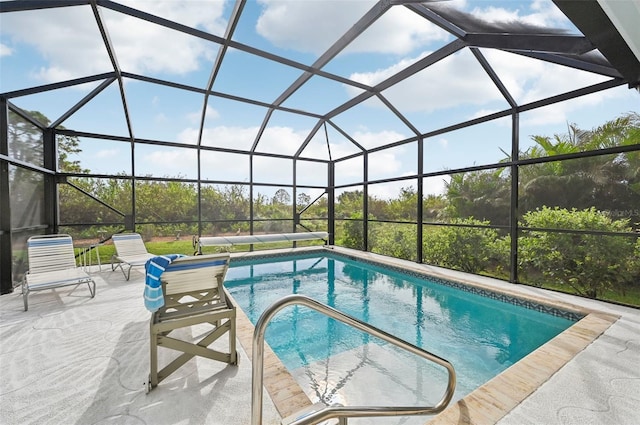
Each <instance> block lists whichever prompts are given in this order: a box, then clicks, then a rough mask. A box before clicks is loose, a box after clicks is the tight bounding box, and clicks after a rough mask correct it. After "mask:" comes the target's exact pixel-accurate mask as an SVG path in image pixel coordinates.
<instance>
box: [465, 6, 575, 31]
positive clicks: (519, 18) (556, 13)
mask: <svg viewBox="0 0 640 425" xmlns="http://www.w3.org/2000/svg"><path fill="white" fill-rule="evenodd" d="M505 3H506V2H502V3H501V4H502V5H504V4H505ZM480 4H481V3H480ZM523 5H526V3H524V4H523V3H517V2H513V6H515V8H514V9H505V8H504V7H496V6H487V7H482V6H480V7H478V6H476V7H474V8H473V9H472V10H470V12H471V13H472V14H473V15H474V16H475V17H477V18H479V19H482V20H483V21H486V22H493V23H501V22H505V23H506V22H521V23H524V24H529V25H535V26H545V27H548V26H551V27H562V26H566V24H567V23H568V22H569V21H568V19H567V17H566V16H565V15H564V14H563V13H562V12H561V11H560V9H558V8H557V7H556V6H555V5H554V4H553V3H552V2H550V1H547V0H534V1H532V2H531V3H530V6H529V7H530V9H531V12H527V11H524V10H522V6H523Z"/></svg>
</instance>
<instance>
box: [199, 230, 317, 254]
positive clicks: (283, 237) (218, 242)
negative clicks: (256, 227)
mask: <svg viewBox="0 0 640 425" xmlns="http://www.w3.org/2000/svg"><path fill="white" fill-rule="evenodd" d="M328 238H329V233H327V232H300V233H268V234H264V235H239V236H201V237H200V238H198V239H197V241H196V244H197V249H198V252H200V250H201V248H202V247H203V246H226V247H230V246H233V245H247V244H258V243H274V242H298V241H312V240H324V241H325V242H326V241H327V239H328Z"/></svg>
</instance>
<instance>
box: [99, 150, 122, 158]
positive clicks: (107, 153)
mask: <svg viewBox="0 0 640 425" xmlns="http://www.w3.org/2000/svg"><path fill="white" fill-rule="evenodd" d="M121 154H122V152H121V151H120V149H103V150H100V151H98V152H96V154H95V157H96V158H97V159H111V158H117V157H118V156H120V155H121Z"/></svg>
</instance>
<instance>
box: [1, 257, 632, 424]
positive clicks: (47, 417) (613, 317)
mask: <svg viewBox="0 0 640 425" xmlns="http://www.w3.org/2000/svg"><path fill="white" fill-rule="evenodd" d="M336 250H337V251H340V250H341V249H336ZM345 251H347V250H345ZM348 252H350V253H353V251H350V250H349V251H348ZM240 255H242V256H247V255H248V254H240ZM362 255H364V256H365V257H366V258H369V259H375V260H377V259H384V260H385V261H391V262H392V263H393V264H399V265H404V266H408V267H410V268H412V269H414V270H419V271H422V272H425V271H426V272H428V273H433V274H436V275H440V277H447V278H452V279H456V280H459V281H460V280H461V281H467V282H469V283H473V284H479V285H483V286H487V287H490V288H492V289H497V290H501V291H507V292H509V293H511V294H515V295H518V296H525V297H531V298H535V299H540V300H545V302H553V303H560V304H562V305H563V306H567V305H573V306H576V308H579V309H583V310H585V311H586V310H592V311H598V312H600V313H596V314H590V315H588V316H587V317H586V318H585V319H583V320H582V321H580V322H579V323H578V324H577V325H574V326H573V327H571V328H570V329H568V330H567V331H565V332H563V333H562V334H560V335H559V336H558V337H556V338H554V339H553V340H552V341H550V342H549V343H547V344H545V345H544V346H543V347H541V348H540V349H538V350H536V351H535V352H533V353H531V354H530V355H529V356H527V357H526V358H525V359H523V360H522V361H520V362H518V363H516V364H515V365H513V366H512V367H511V368H509V369H507V370H506V371H505V372H503V373H502V374H501V375H499V376H497V377H496V378H494V379H493V380H491V381H489V382H488V383H487V384H485V385H483V386H482V387H480V388H478V389H477V390H476V391H474V392H473V393H471V394H469V395H468V396H467V397H465V398H464V399H462V400H460V401H459V402H457V403H455V404H453V405H451V406H450V407H449V408H448V409H447V410H446V411H445V412H443V413H442V414H440V415H439V416H437V417H435V418H429V417H423V418H412V420H413V419H419V422H429V421H430V423H434V424H460V423H475V424H492V423H498V424H501V425H516V424H518V425H520V424H542V423H544V424H558V425H560V424H563V425H564V424H567V423H576V424H578V423H592V424H612V423H615V424H629V425H631V424H638V423H640V415H639V414H638V413H637V412H638V410H637V405H638V403H639V402H640V368H638V367H637V364H638V363H640V311H638V310H636V309H631V308H625V307H620V306H616V305H613V304H608V303H603V302H598V301H593V300H587V299H582V298H578V297H572V296H568V295H564V294H559V293H554V292H549V291H545V290H541V289H539V288H532V287H527V286H523V285H511V284H508V283H505V282H501V281H497V280H494V279H489V278H484V277H478V276H471V275H467V274H464V273H458V272H451V271H446V270H443V269H440V268H436V267H431V266H425V265H419V264H415V263H408V262H404V261H400V260H389V259H388V258H385V257H380V256H376V255H375V254H370V253H362ZM92 275H93V276H95V277H96V282H97V294H96V297H95V298H93V299H91V298H89V294H88V290H87V289H86V287H79V288H74V287H69V288H60V289H56V290H52V291H41V292H37V293H33V294H32V295H30V298H29V300H30V307H29V311H28V312H24V311H23V306H22V297H21V295H20V294H19V288H18V289H17V291H16V292H15V293H13V294H7V295H3V296H1V297H0V341H1V344H0V367H1V368H2V374H1V375H0V398H1V399H2V403H0V423H2V424H28V423H33V424H36V423H37V424H61V423H65V424H67V423H77V424H85V423H118V424H173V423H190V424H221V425H235V424H238V425H240V424H242V425H247V424H249V423H250V417H251V414H250V405H251V364H250V360H249V358H250V351H251V338H252V334H253V327H252V325H251V323H249V321H248V319H247V318H246V316H245V315H244V314H243V313H241V312H240V314H239V317H238V340H239V341H240V345H239V356H240V364H239V366H238V367H234V366H229V365H227V364H225V363H220V362H215V361H211V360H208V359H202V358H196V359H194V360H191V361H190V362H188V363H187V364H186V365H185V366H183V367H182V368H181V369H179V370H178V371H177V372H175V373H174V374H173V375H171V376H170V377H169V378H167V379H166V380H165V381H163V382H162V383H161V384H160V385H159V386H158V388H156V389H154V390H153V391H151V392H150V393H149V394H146V392H145V382H146V379H147V378H148V373H149V351H148V346H149V342H148V337H149V335H148V332H149V327H148V326H149V322H148V321H149V314H150V313H149V312H148V311H146V310H145V308H144V305H143V302H142V290H143V285H144V281H143V275H142V273H140V272H139V271H133V272H132V279H131V281H128V282H127V281H125V280H124V277H123V276H122V273H120V272H119V271H116V272H111V270H110V269H109V268H108V267H107V268H105V267H104V266H103V271H102V272H98V271H97V268H94V269H92ZM618 317H619V319H618ZM193 332H194V334H197V332H198V331H197V329H194V330H193ZM241 347H244V349H243V348H241ZM247 353H248V354H247ZM264 376H265V388H266V390H267V391H266V392H265V397H264V402H263V405H264V415H263V418H264V422H263V423H264V424H278V423H280V420H281V418H282V417H286V416H288V415H290V414H292V413H294V412H295V411H297V410H298V409H300V408H303V407H305V406H307V405H309V404H310V403H311V401H310V399H312V400H313V401H315V398H316V397H317V395H316V393H315V389H314V388H311V386H309V385H305V388H301V387H300V385H299V384H298V383H296V381H294V379H293V377H292V375H291V374H289V373H288V371H287V370H286V369H285V368H284V366H282V364H281V363H280V362H279V360H278V359H277V358H276V357H275V356H274V355H273V353H272V352H271V351H270V350H269V349H268V347H267V350H266V357H265V372H264ZM301 382H302V383H303V384H304V382H305V381H304V380H302V381H301ZM378 391H380V392H383V391H385V389H382V388H381V389H377V390H376V389H372V388H371V387H370V385H367V386H366V387H365V388H361V389H360V392H359V394H355V395H354V396H352V397H351V398H353V399H354V400H355V399H357V398H358V397H356V395H357V396H361V395H362V394H369V393H372V392H378ZM269 395H270V396H269ZM272 400H273V401H272ZM408 400H411V401H412V402H413V398H412V397H411V395H409V397H408ZM397 419H398V418H397ZM405 419H406V418H405ZM351 422H353V423H354V424H358V425H361V424H366V423H371V424H374V423H375V424H382V423H389V422H388V421H385V420H384V418H383V419H372V420H366V419H355V420H352V421H350V423H351ZM400 422H401V423H406V422H402V421H400ZM411 423H414V422H411Z"/></svg>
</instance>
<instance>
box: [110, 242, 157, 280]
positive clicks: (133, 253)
mask: <svg viewBox="0 0 640 425" xmlns="http://www.w3.org/2000/svg"><path fill="white" fill-rule="evenodd" d="M111 240H113V246H114V247H115V249H116V253H115V254H114V255H113V256H112V257H111V271H113V270H115V269H116V268H117V267H120V270H122V273H123V274H124V277H125V279H127V280H129V277H130V275H131V268H132V267H136V266H144V265H145V263H146V262H147V260H149V259H150V258H153V257H155V256H156V255H155V254H151V253H150V252H149V251H147V247H146V246H145V245H144V242H143V240H142V236H140V234H139V233H117V234H115V235H113V236H112V237H111ZM124 266H127V270H126V271H125V267H124Z"/></svg>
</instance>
